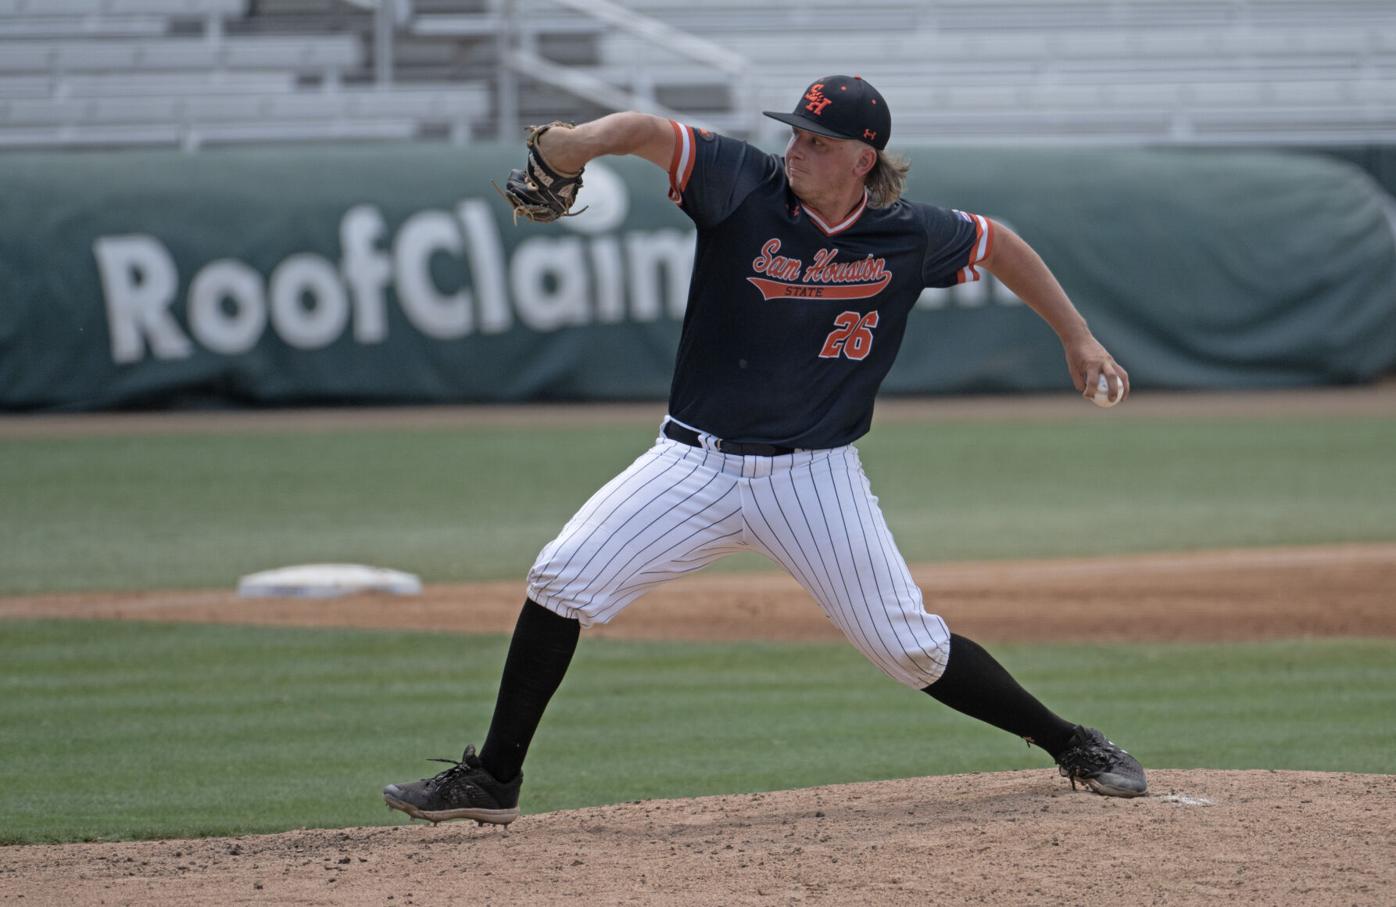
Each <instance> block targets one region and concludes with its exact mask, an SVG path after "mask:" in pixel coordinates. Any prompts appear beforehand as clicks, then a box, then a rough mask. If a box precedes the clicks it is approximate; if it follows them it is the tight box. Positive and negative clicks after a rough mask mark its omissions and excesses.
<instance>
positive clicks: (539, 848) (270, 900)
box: [0, 771, 1396, 907]
mask: <svg viewBox="0 0 1396 907" xmlns="http://www.w3.org/2000/svg"><path fill="white" fill-rule="evenodd" d="M1153 786H1154V791H1153V794H1152V795H1151V796H1149V797H1146V798H1142V799H1139V800H1113V799H1108V798H1104V797H1097V796H1095V795H1093V794H1087V793H1084V792H1077V793H1073V792H1072V791H1071V789H1070V788H1069V787H1068V786H1067V785H1066V783H1065V782H1064V781H1062V780H1061V779H1060V778H1055V777H1053V776H1052V775H1051V773H1049V772H1045V771H1038V772H1006V773H996V774H986V775H960V776H951V777H939V778H913V779H907V780H900V781H885V782H878V783H868V784H851V785H839V786H834V787H820V788H810V789H806V790H796V791H782V792H778V793H768V794H749V795H740V796H725V797H704V798H700V799H691V800H662V801H661V800H656V801H647V802H637V803H627V804H621V805H617V806H606V807H598V808H593V809H582V810H574V811H570V812H560V813H552V814H546V815H539V816H525V817H524V818H522V819H520V820H519V821H518V822H517V823H515V825H514V826H513V828H514V830H513V831H512V832H509V833H507V834H505V833H503V832H500V831H497V830H494V829H480V828H476V827H474V826H464V825H443V826H440V827H436V828H432V827H428V826H424V825H419V826H414V827H403V826H398V827H390V828H357V829H345V830H342V831H297V832H290V833H287V834H281V835H268V836H255V837H243V838H236V839H229V838H215V839H204V840H197V841H160V842H153V843H152V842H138V843H127V844H73V845H61V846H26V847H10V848H3V849H0V900H3V901H5V902H6V903H20V904H45V903H58V902H62V903H63V904H65V905H86V904H99V903H100V904H179V905H186V904H217V905H223V904H244V903H256V904H288V905H290V904H296V905H302V904H345V905H359V904H374V905H385V904H386V905H428V904H451V903H469V904H478V905H492V904H498V905H507V904H529V905H552V904H557V905H562V904H566V905H573V904H752V905H786V904H838V905H848V904H877V905H902V904H905V905H924V904H935V903H951V904H1077V905H1085V907H1095V905H1106V904H1112V905H1113V904H1215V903H1219V902H1222V901H1231V902H1235V903H1244V904H1305V905H1327V904H1345V905H1350V904H1389V903H1391V901H1390V894H1391V891H1392V887H1393V885H1396V863H1393V861H1392V859H1391V854H1392V853H1393V852H1396V779H1393V778H1392V777H1390V776H1385V775H1350V774H1320V773H1314V772H1263V771H1252V772H1207V771H1190V772H1177V771H1159V772H1155V773H1154V775H1153ZM21 899H22V900H21Z"/></svg>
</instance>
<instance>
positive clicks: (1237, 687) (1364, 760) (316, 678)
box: [0, 621, 1396, 843]
mask: <svg viewBox="0 0 1396 907" xmlns="http://www.w3.org/2000/svg"><path fill="white" fill-rule="evenodd" d="M504 648H505V641H504V640H503V639H502V638H498V637H451V636H441V635H438V634H421V633H415V634H414V633H392V632H364V631H323V630H322V631H312V630H284V629H265V628H225V627H207V626H193V625H166V624H141V623H127V622H117V623H99V622H93V623H83V622H44V621H38V622H15V623H11V624H7V625H6V626H5V632H4V634H3V636H0V737H2V738H3V739H4V740H5V750H6V755H5V759H4V760H3V762H0V815H3V816H4V817H5V823H4V829H3V831H2V832H0V842H5V843H16V842H30V841H56V840H84V839H96V838H131V837H137V838H139V837H171V836H189V835H205V834H238V833H250V832H261V831H278V830H282V829H286V828H294V827H298V826H310V827H336V826H348V825H367V824H385V823H395V822H400V821H401V817H400V816H397V817H396V818H394V816H393V815H390V814H389V813H388V812H387V811H386V809H385V808H384V807H383V804H382V802H381V799H380V798H379V790H380V788H381V787H382V785H383V784H385V783H387V782H389V781H402V780H407V779H412V778H416V777H420V776H422V775H425V774H430V773H432V772H434V771H435V770H436V768H440V767H441V766H439V765H435V764H434V763H429V762H425V761H423V760H424V758H425V757H428V756H452V755H458V753H457V752H456V748H457V747H459V746H460V745H461V742H462V741H463V740H468V739H474V740H475V741H476V742H477V743H478V742H479V741H480V740H481V739H482V736H483V730H484V728H485V727H486V724H487V722H488V717H489V716H488V710H489V707H490V706H491V704H492V703H493V691H494V688H495V684H496V683H497V680H498V672H499V667H500V665H501V664H502V661H503V655H504ZM998 651H999V655H1000V656H1001V657H1002V659H1003V660H1004V662H1005V664H1007V665H1008V666H1009V667H1010V668H1011V669H1012V670H1013V671H1015V673H1017V674H1018V675H1019V676H1020V677H1021V678H1022V679H1023V680H1024V681H1025V682H1026V683H1027V684H1028V685H1029V686H1030V687H1032V688H1033V689H1034V690H1036V691H1037V692H1038V693H1039V695H1040V696H1041V697H1042V698H1043V699H1044V701H1046V702H1048V703H1049V704H1056V705H1058V706H1059V707H1060V708H1061V709H1062V711H1064V712H1065V713H1066V714H1067V715H1068V716H1076V717H1078V718H1079V720H1083V721H1088V722H1091V723H1098V724H1100V725H1102V726H1104V727H1108V728H1109V729H1110V733H1111V734H1112V735H1113V736H1115V737H1116V739H1120V740H1126V741H1128V745H1129V747H1130V749H1131V750H1132V751H1133V752H1135V753H1137V754H1139V755H1140V756H1141V758H1143V760H1144V761H1145V763H1146V764H1147V765H1149V766H1150V767H1151V768H1187V767H1208V768H1254V767H1257V766H1264V767H1269V768H1302V769H1329V770H1346V771H1390V769H1391V751H1392V748H1393V744H1396V734H1394V733H1393V731H1392V728H1391V724H1390V721H1389V716H1390V715H1392V714H1393V713H1396V642H1392V641H1353V640H1346V641H1345V640H1334V641H1310V642H1304V643H1267V644H1251V645H1231V646H1117V647H1097V646H1042V647H1031V648H1029V647H1021V646H1019V647H1015V646H1007V647H1003V648H1002V649H1001V650H998ZM433 766H435V767H433ZM1034 767H1039V768H1041V769H1042V772H1043V784H1044V785H1051V784H1057V783H1061V784H1065V783H1066V782H1065V781H1063V780H1061V779H1057V778H1055V777H1054V776H1053V771H1054V770H1053V769H1052V768H1051V766H1050V762H1049V761H1048V760H1047V758H1046V757H1045V756H1044V755H1043V754H1042V753H1041V752H1040V751H1037V750H1032V751H1029V750H1028V749H1026V748H1025V747H1023V746H1022V745H1021V743H1019V742H1017V741H1015V740H1014V739H1013V738H1011V737H1007V736H1005V735H1004V734H1003V733H1001V732H999V731H995V730H993V729H991V728H989V727H987V726H984V725H980V724H978V723H976V722H974V721H972V720H970V719H967V718H963V717H961V716H958V715H956V714H954V713H953V712H950V711H949V710H947V709H945V708H943V707H941V706H939V705H938V704H936V703H933V702H931V701H930V700H929V699H928V698H927V697H926V696H924V695H923V694H921V693H918V692H915V691H912V690H909V689H905V688H902V687H898V686H896V685H894V684H892V683H891V682H889V681H887V680H886V679H885V678H883V677H882V676H881V675H879V674H877V673H876V672H875V671H874V669H872V668H871V667H870V666H869V665H868V664H866V663H865V662H864V661H863V660H862V659H861V658H860V657H859V656H858V655H857V654H856V653H855V652H853V651H852V650H851V649H850V648H848V647H846V646H843V645H806V646H792V645H784V646H781V645H766V644H758V643H744V644H735V645H734V644H728V645H697V644H692V643H627V642H616V641H609V640H593V641H589V642H588V643H587V644H586V645H584V646H583V647H582V648H581V650H580V651H579V654H578V658H577V661H576V663H575V665H574V667H573V669H572V671H571V673H570V674H569V676H568V678H567V681H566V683H565V684H564V686H563V689H562V691H561V692H560V693H559V694H558V696H557V698H556V699H555V700H554V703H553V705H552V707H551V709H550V712H549V714H548V715H547V716H546V717H545V719H544V733H542V734H540V736H539V740H538V742H537V744H536V745H535V747H534V750H533V752H532V753H531V755H530V761H529V766H528V772H529V775H530V778H529V780H528V782H527V783H526V785H525V788H524V794H525V797H524V803H523V806H524V810H525V812H532V813H537V812H542V811H547V810H553V809H561V808H567V807H576V806H584V805H591V804H599V803H608V802H617V801H620V800H630V799H640V798H650V797H675V796H690V795H701V794H712V793H732V792H744V791H757V790H771V789H784V788H791V787H803V786H808V785H816V784H826V783H833V782H845V781H861V780H870V779H878V778H893V777H907V776H913V775H923V774H947V773H958V772H967V771H993V770H1000V769H1020V768H1034Z"/></svg>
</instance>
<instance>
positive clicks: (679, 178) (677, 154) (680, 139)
mask: <svg viewBox="0 0 1396 907" xmlns="http://www.w3.org/2000/svg"><path fill="white" fill-rule="evenodd" d="M669 125H670V126H671V127H672V128H673V130H674V155H673V157H671V158H670V159H669V198H670V199H671V200H672V201H673V202H674V204H676V205H681V204H683V190H685V189H687V188H688V178H689V177H690V176H692V175H693V159H694V158H695V157H697V150H698V149H697V146H696V145H695V143H694V141H693V127H692V126H685V125H684V124H683V123H680V122H679V121H678V120H670V121H669Z"/></svg>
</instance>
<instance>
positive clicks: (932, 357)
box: [0, 144, 1396, 410]
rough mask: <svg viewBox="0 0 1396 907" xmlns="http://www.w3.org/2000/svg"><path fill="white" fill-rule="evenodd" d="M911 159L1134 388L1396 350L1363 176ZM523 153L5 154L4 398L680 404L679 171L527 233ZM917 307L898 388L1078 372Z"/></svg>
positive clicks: (1061, 154)
mask: <svg viewBox="0 0 1396 907" xmlns="http://www.w3.org/2000/svg"><path fill="white" fill-rule="evenodd" d="M909 156H910V157H911V159H912V163H913V168H912V176H911V182H910V186H909V193H908V194H909V195H910V196H911V197H912V198H915V199H918V200H924V201H931V202H935V203H937V204H942V205H945V206H947V207H956V208H961V209H964V210H969V211H974V212H978V213H982V214H986V215H989V216H991V217H994V218H996V219H998V220H1000V221H1002V222H1003V223H1005V224H1008V225H1010V226H1011V227H1012V228H1013V229H1015V230H1017V231H1018V232H1019V233H1020V234H1021V235H1022V236H1024V237H1025V238H1026V239H1027V240H1028V241H1029V242H1030V243H1032V244H1033V246H1034V247H1036V248H1037V249H1038V251H1039V252H1040V253H1041V254H1042V256H1043V258H1045V259H1046V261H1047V262H1048V263H1049V264H1050V265H1051V267H1052V268H1053V270H1054V271H1055V272H1056V274H1057V275H1058V277H1059V278H1060V280H1061V282H1062V284H1063V285H1064V286H1065V287H1066V289H1067V291H1068V292H1069V293H1070V294H1071V296H1072V298H1073V299H1074V300H1075V301H1076V303H1077V305H1078V306H1079V307H1080V309H1081V310H1082V311H1083V312H1084V313H1085V314H1086V316H1087V318H1088V319H1089V320H1090V322H1091V324H1092V326H1093V328H1094V329H1095V330H1096V333H1097V334H1098V336H1099V337H1100V338H1101V339H1102V340H1103V341H1104V342H1105V343H1106V344H1107V345H1108V346H1109V347H1110V348H1111V350H1112V351H1113V352H1114V353H1115V354H1116V355H1117V357H1118V358H1119V359H1120V360H1121V361H1122V362H1123V363H1124V364H1125V365H1126V367H1127V368H1128V369H1129V370H1130V373H1131V375H1132V376H1133V379H1134V381H1135V383H1136V386H1139V387H1170V388H1221V387H1225V388H1248V387H1251V388H1254V387H1281V386H1293V385H1307V384H1322V383H1335V382H1354V381H1362V380H1365V379H1370V378H1372V377H1373V376H1376V375H1379V374H1381V373H1384V372H1386V371H1388V370H1390V369H1392V367H1393V365H1396V236H1393V223H1396V220H1394V219H1393V217H1392V210H1393V205H1394V204H1396V203H1393V201H1392V199H1391V198H1390V196H1388V195H1387V194H1386V193H1385V191H1383V190H1382V189H1381V188H1380V187H1379V186H1378V185H1377V183H1375V182H1374V181H1373V180H1372V179H1371V178H1370V177H1369V176H1368V175H1366V174H1364V173H1363V172H1361V170H1360V169H1358V168H1356V167H1353V166H1350V165H1348V164H1345V163H1342V162H1339V161H1335V160H1331V159H1327V158H1323V157H1319V156H1308V155H1299V154H1281V153H1266V152H1253V153H1252V152H1246V153H1236V152H1208V151H1199V150H1186V151H1183V150H1178V151H1145V150H1089V151H1088V150H1067V149H1050V150H1048V149H1033V150H1027V149H1007V148H995V149H983V148H965V149H933V150H932V149H919V150H913V151H911V153H910V155H909ZM519 157H520V154H519V149H518V148H517V147H514V146H509V147H504V146H493V145H491V146H473V147H469V148H464V149H462V148H453V147H449V146H445V145H439V144H432V145H428V144H409V145H374V146H366V147H339V146H330V147H304V146H302V147H296V148H276V149H238V150H218V151H207V152H201V153H199V154H182V153H178V152H164V151H140V152H135V151H122V152H64V153H45V154H35V153H15V154H8V155H4V156H0V408H4V409H7V410H81V409H103V408H114V407H132V406H162V405H172V404H179V403H187V402H200V403H210V402H211V403H220V404H235V405H236V404H250V405H290V404H305V403H395V402H460V401H522V400H532V399H541V398H548V399H622V398H662V397H663V396H664V395H665V394H666V393H667V390H668V386H669V377H670V369H671V367H672V362H673V355H674V349H675V347H676V344H677V339H678V330H679V323H680V320H681V318H682V315H683V310H684V305H685V300H686V292H687V284H688V278H689V268H690V266H691V263H692V256H693V230H692V227H691V226H690V224H689V222H688V220H687V219H686V218H685V217H684V216H683V215H682V214H681V213H680V212H679V211H678V209H677V208H675V207H674V206H673V204H672V203H670V202H669V201H668V200H667V198H666V194H665V190H666V177H665V175H664V174H663V173H662V172H661V171H660V170H658V169H657V168H655V167H653V166H651V165H649V164H647V163H645V162H643V161H638V160H629V159H616V158H607V159H604V160H602V161H597V162H594V163H593V164H592V165H591V166H589V167H588V169H587V175H586V187H585V188H584V189H583V193H582V197H581V204H584V205H587V206H588V208H587V210H586V211H585V212H584V213H583V214H582V215H581V216H579V217H576V218H571V219H568V220H565V221H563V222H562V223H559V224H555V225H549V226H543V225H536V224H531V223H521V224H517V225H515V224H514V223H513V222H512V217H511V215H510V213H509V211H508V209H507V207H506V206H505V205H504V203H503V202H502V201H501V200H500V199H499V198H498V197H497V196H496V195H495V192H494V190H493V189H491V188H490V180H491V179H492V178H493V179H500V178H502V177H503V176H504V175H505V174H506V173H507V172H508V170H509V169H510V168H511V167H514V166H517V165H518V163H519ZM757 252H759V250H753V257H754V256H755V255H756V254H757ZM747 265H748V262H745V261H738V262H733V263H732V266H733V267H734V268H742V267H746V266H747ZM753 295H754V296H755V298H754V299H753V300H752V304H753V305H759V304H760V301H759V296H756V294H755V291H753ZM918 309H919V311H918V312H917V313H916V314H915V315H914V316H913V317H912V319H911V322H910V328H909V330H908V334H907V337H906V340H905V343H904V345H903V348H902V351H901V355H900V358H899V361H898V363H897V365H896V367H895V368H894V370H893V371H892V374H891V375H890V376H889V378H888V380H887V383H886V385H885V390H887V391H890V392H898V393H920V392H958V391H967V390H976V391H977V390H1004V391H1016V390H1044V389H1059V388H1064V387H1066V385H1067V380H1066V376H1065V370H1064V367H1063V363H1062V356H1061V350H1060V347H1059V345H1058V344H1057V342H1056V340H1055V338H1054V337H1053V335H1052V334H1051V332H1050V331H1049V330H1048V329H1047V328H1046V327H1045V325H1043V324H1042V323H1041V322H1040V321H1039V320H1038V319H1037V317H1036V316H1035V315H1034V314H1033V313H1032V312H1031V310H1030V309H1028V308H1027V307H1026V306H1025V305H1023V304H1022V302H1021V301H1019V300H1018V299H1017V298H1016V297H1014V296H1013V295H1012V294H1011V293H1009V292H1008V291H1007V290H1006V289H1005V288H1004V287H1002V286H1001V285H999V284H998V283H997V282H995V281H994V280H992V279H988V280H984V281H981V282H979V283H974V284H967V285H963V286H960V287H956V288H954V289H951V290H939V291H928V292H927V293H926V294H924V295H923V296H922V298H921V301H920V303H919V304H918Z"/></svg>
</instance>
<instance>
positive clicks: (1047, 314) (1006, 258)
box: [980, 221, 1129, 400]
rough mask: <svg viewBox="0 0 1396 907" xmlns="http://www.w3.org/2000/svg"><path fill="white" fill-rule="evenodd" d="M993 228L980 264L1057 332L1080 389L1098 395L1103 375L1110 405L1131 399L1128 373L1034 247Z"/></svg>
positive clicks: (1003, 229)
mask: <svg viewBox="0 0 1396 907" xmlns="http://www.w3.org/2000/svg"><path fill="white" fill-rule="evenodd" d="M991 229H993V231H994V241H993V244H992V246H991V247H990V249H989V254H988V255H987V256H986V257H985V258H984V259H983V260H982V261H981V262H980V264H981V265H982V266H983V267H984V268H985V269H986V270H988V271H989V272H990V273H991V274H993V275H994V276H995V277H997V278H998V279H999V280H1000V281H1002V282H1003V285H1004V286H1006V287H1008V289H1010V290H1012V291H1013V292H1014V293H1015V294H1017V296H1018V298H1019V299H1021V300H1023V302H1026V303H1027V304H1028V305H1029V306H1030V307H1031V308H1032V310H1033V311H1034V312H1036V313H1037V314H1038V315H1040V316H1042V320H1043V321H1046V322H1047V324H1049V325H1050V326H1051V328H1052V330H1054V331H1056V332H1057V337H1059V338H1060V339H1061V342H1062V349H1063V350H1064V351H1065V352H1066V364H1067V368H1068V369H1069V370H1070V371H1071V381H1072V383H1073V384H1075V385H1076V389H1077V390H1078V391H1081V392H1082V393H1083V394H1084V395H1085V396H1086V397H1087V398H1089V397H1090V396H1091V395H1092V394H1094V393H1095V387H1096V381H1097V380H1098V379H1099V376H1101V375H1105V376H1106V380H1108V381H1109V382H1110V398H1111V399H1112V400H1114V399H1120V400H1123V399H1124V398H1125V397H1127V396H1129V373H1127V372H1126V371H1125V370H1124V368H1123V367H1122V366H1121V365H1120V364H1119V363H1117V362H1116V361H1115V360H1114V358H1113V357H1111V355H1110V353H1109V352H1107V351H1106V349H1105V347H1103V346H1101V345H1100V341H1098V340H1096V339H1095V336H1094V335H1093V334H1092V333H1091V329H1090V328H1089V327H1088V326H1087V325H1086V319H1085V318H1082V317H1081V313H1080V312H1078V311H1077V310H1076V306H1074V305H1072V304H1071V300H1070V299H1068V298H1067V295H1066V291H1065V290H1063V289H1062V286H1061V284H1059V283H1057V278H1056V277H1054V276H1052V272H1051V271H1050V270H1049V269H1048V268H1047V264H1046V263H1045V262H1044V261H1043V260H1042V258H1041V257H1040V256H1039V255H1038V254H1037V253H1036V252H1035V251H1033V248H1032V246H1030V245H1028V244H1027V243H1026V242H1025V241H1024V240H1023V238H1022V237H1021V236H1019V235H1018V234H1017V233H1014V232H1013V231H1012V230H1010V229H1008V228H1007V227H1005V226H1004V225H1003V224H1001V223H999V222H998V221H994V222H993V227H992V228H991Z"/></svg>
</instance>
